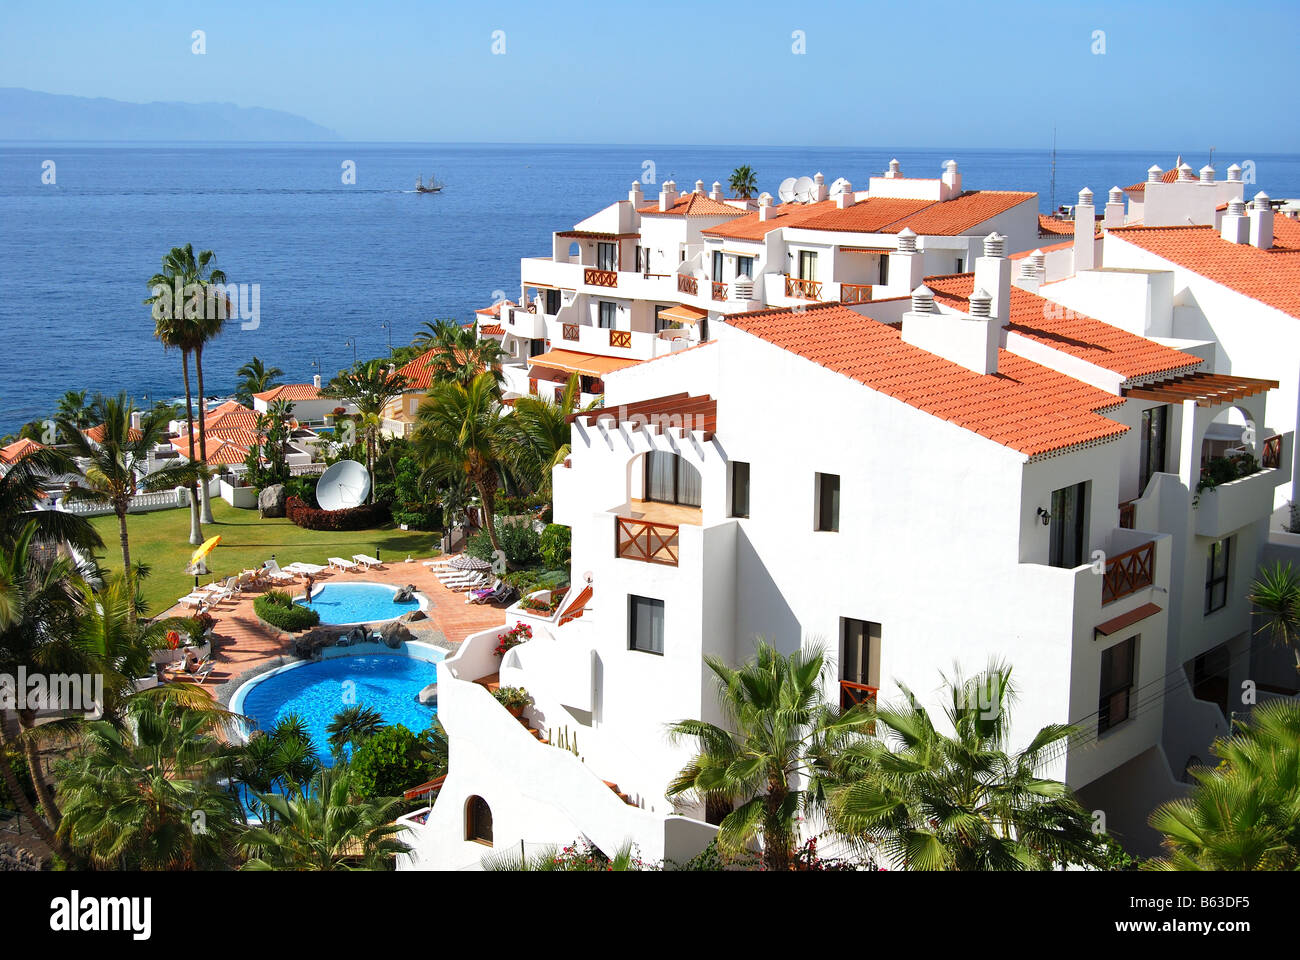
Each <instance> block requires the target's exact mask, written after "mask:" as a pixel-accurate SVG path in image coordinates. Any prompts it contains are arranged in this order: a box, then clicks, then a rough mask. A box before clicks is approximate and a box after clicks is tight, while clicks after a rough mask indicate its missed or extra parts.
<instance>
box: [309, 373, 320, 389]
mask: <svg viewBox="0 0 1300 960" xmlns="http://www.w3.org/2000/svg"><path fill="white" fill-rule="evenodd" d="M311 385H312V386H313V387H315V388H316V389H317V390H319V389H320V374H319V373H317V374H314V375H313V376H312V378H311Z"/></svg>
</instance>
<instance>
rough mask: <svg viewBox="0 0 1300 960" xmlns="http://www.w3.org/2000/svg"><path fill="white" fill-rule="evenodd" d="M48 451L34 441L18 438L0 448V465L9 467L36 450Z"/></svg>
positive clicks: (41, 444)
mask: <svg viewBox="0 0 1300 960" xmlns="http://www.w3.org/2000/svg"><path fill="white" fill-rule="evenodd" d="M48 449H49V448H48V447H46V446H45V444H43V443H37V442H36V441H35V440H29V439H28V438H27V437H19V438H18V439H17V440H15V441H14V442H13V443H11V444H9V445H8V446H7V447H0V463H3V464H4V465H5V466H11V465H12V464H15V463H17V462H18V461H19V460H21V459H22V458H23V457H25V456H27V455H28V454H29V453H32V452H34V451H36V450H48Z"/></svg>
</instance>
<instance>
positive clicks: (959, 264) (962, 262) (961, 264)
mask: <svg viewBox="0 0 1300 960" xmlns="http://www.w3.org/2000/svg"><path fill="white" fill-rule="evenodd" d="M953 264H954V265H955V266H956V268H957V269H955V270H953V273H965V272H966V259H965V258H964V257H958V258H957V259H956V260H954V261H953Z"/></svg>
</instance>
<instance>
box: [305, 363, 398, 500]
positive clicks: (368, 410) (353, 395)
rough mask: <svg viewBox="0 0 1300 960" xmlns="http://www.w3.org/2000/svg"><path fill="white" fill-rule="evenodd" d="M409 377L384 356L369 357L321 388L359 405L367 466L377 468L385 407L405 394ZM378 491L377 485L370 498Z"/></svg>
mask: <svg viewBox="0 0 1300 960" xmlns="http://www.w3.org/2000/svg"><path fill="white" fill-rule="evenodd" d="M409 382H410V381H409V380H407V378H406V377H404V376H403V375H402V374H400V373H397V372H396V371H395V370H393V369H392V368H391V367H390V366H389V365H388V364H386V363H385V362H384V361H382V360H367V361H365V362H364V363H359V364H357V366H356V367H354V368H353V369H351V370H344V371H342V372H340V373H339V375H338V376H336V377H335V378H334V379H333V380H331V381H330V382H329V383H328V384H327V385H326V387H325V389H324V390H322V391H321V393H323V394H324V395H325V396H327V397H335V398H337V399H339V400H346V401H349V402H351V403H352V404H354V405H355V406H356V408H357V418H356V419H357V424H358V426H359V427H360V428H361V432H362V439H363V440H364V441H365V446H366V469H368V470H370V471H371V472H372V473H373V472H374V466H375V454H376V448H377V446H378V443H379V431H380V429H381V428H382V426H383V414H384V408H385V407H387V406H388V405H389V404H390V403H392V402H393V401H394V400H397V399H399V398H400V397H401V396H402V391H403V390H405V389H406V385H407V384H408V383H409ZM374 495H375V491H374V486H373V485H372V486H371V489H370V498H371V499H373V498H374Z"/></svg>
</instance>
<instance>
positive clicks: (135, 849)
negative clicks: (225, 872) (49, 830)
mask: <svg viewBox="0 0 1300 960" xmlns="http://www.w3.org/2000/svg"><path fill="white" fill-rule="evenodd" d="M159 689H160V690H161V691H166V688H159ZM153 692H154V691H149V693H150V694H152V693H153ZM229 720H230V718H229V715H228V714H223V713H222V712H221V711H219V710H216V709H213V708H206V709H197V708H195V707H193V706H191V705H189V704H188V703H184V702H182V701H181V700H179V699H177V698H175V697H172V696H170V695H165V694H160V695H157V696H149V695H145V694H141V695H137V696H134V697H132V698H131V700H130V703H129V721H130V722H128V723H127V724H124V725H121V726H115V725H113V724H111V723H109V722H107V721H103V720H99V721H94V722H91V723H88V724H86V725H85V737H86V740H87V749H86V751H85V752H84V753H83V754H82V755H81V756H79V757H78V758H77V759H75V760H73V761H71V762H69V763H67V764H66V765H65V767H64V768H63V770H62V771H61V773H62V779H61V780H60V783H59V800H60V802H61V803H62V806H63V821H62V823H61V825H60V827H59V833H60V835H61V836H63V837H65V838H66V839H67V840H68V841H69V842H70V843H71V845H72V847H73V848H74V849H75V850H77V851H81V852H84V853H85V855H86V856H87V857H88V858H89V859H90V861H91V863H92V864H94V865H95V866H96V867H100V868H107V869H135V870H184V869H191V870H192V869H211V868H214V867H219V866H222V865H225V864H226V863H228V862H229V860H230V853H231V850H232V845H233V841H234V836H235V831H236V823H237V821H238V820H239V818H240V812H239V809H238V804H237V803H236V801H235V798H234V796H233V795H232V794H231V792H230V791H229V790H227V789H225V788H224V787H221V786H219V785H218V784H217V777H218V775H219V774H220V773H221V771H222V769H223V767H224V765H225V762H226V754H227V747H226V746H225V743H224V742H223V740H222V736H223V734H224V733H225V732H226V731H227V730H228V728H229Z"/></svg>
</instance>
